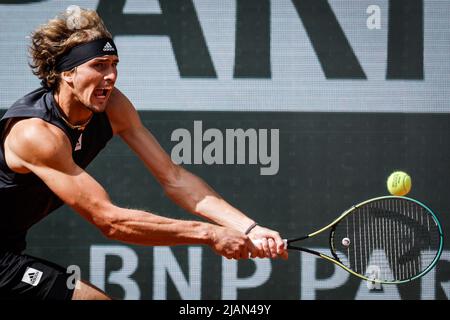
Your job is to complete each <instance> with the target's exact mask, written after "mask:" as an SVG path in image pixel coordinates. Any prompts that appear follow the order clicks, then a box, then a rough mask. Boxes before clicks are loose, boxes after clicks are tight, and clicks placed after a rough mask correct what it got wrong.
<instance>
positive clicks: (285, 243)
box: [252, 239, 288, 249]
mask: <svg viewBox="0 0 450 320" xmlns="http://www.w3.org/2000/svg"><path fill="white" fill-rule="evenodd" d="M252 242H253V244H254V245H255V246H259V244H260V243H261V242H262V240H260V239H256V240H252ZM283 242H284V249H287V246H288V243H287V239H283Z"/></svg>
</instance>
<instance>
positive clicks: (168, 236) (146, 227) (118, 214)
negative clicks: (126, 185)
mask: <svg viewBox="0 0 450 320" xmlns="http://www.w3.org/2000/svg"><path fill="white" fill-rule="evenodd" d="M213 228H214V226H212V225H210V224H208V223H203V222H198V221H184V220H175V219H170V218H166V217H161V216H158V215H154V214H152V213H149V212H145V211H140V210H133V209H124V208H117V209H116V211H115V212H114V213H113V214H110V215H109V219H108V225H107V226H106V227H104V228H103V231H104V234H105V235H106V236H107V237H108V238H110V239H114V240H119V241H123V242H127V243H132V244H138V245H148V246H172V245H189V244H208V245H210V244H211V242H212V241H213V239H214V236H215V235H214V229H213Z"/></svg>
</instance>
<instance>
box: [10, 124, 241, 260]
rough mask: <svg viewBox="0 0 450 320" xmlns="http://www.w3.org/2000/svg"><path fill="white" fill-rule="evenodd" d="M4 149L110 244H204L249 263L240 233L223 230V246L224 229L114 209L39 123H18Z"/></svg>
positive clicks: (14, 165)
mask: <svg viewBox="0 0 450 320" xmlns="http://www.w3.org/2000/svg"><path fill="white" fill-rule="evenodd" d="M41 141H46V143H45V144H42V143H41ZM4 146H5V158H6V161H7V163H8V165H9V166H10V168H11V169H12V170H14V171H16V172H21V173H26V172H33V173H35V174H36V175H37V176H38V177H39V178H40V179H42V180H43V181H44V183H45V184H46V185H47V186H48V187H49V188H50V189H51V190H52V191H53V192H54V193H55V194H56V195H57V196H58V197H60V198H61V200H63V201H64V202H65V203H66V204H68V205H69V206H70V207H72V208H73V209H74V210H76V211H77V212H79V213H80V214H81V215H82V216H83V217H85V218H86V219H87V220H88V221H89V222H91V223H93V224H94V225H95V226H97V227H98V228H99V229H100V230H101V231H102V232H103V233H104V234H105V235H106V236H107V237H108V238H111V239H115V240H121V241H124V242H127V243H133V244H141V245H177V244H208V245H211V246H212V247H213V249H214V250H216V252H218V253H220V254H222V255H224V256H227V257H230V258H232V257H234V258H239V257H241V256H236V255H235V253H236V251H239V252H244V254H245V253H246V254H247V257H248V253H247V251H246V249H245V248H246V247H247V246H248V243H247V240H246V238H245V237H244V236H242V235H240V234H239V233H238V232H235V234H230V233H229V232H228V230H227V232H228V233H227V234H228V235H229V237H228V238H227V240H230V238H232V239H231V241H229V243H228V244H225V243H224V242H223V241H221V240H220V239H219V238H223V233H224V232H225V231H224V228H221V227H218V226H214V225H211V224H208V223H202V222H196V221H182V220H175V219H170V218H165V217H161V216H158V215H155V214H152V213H149V212H144V211H140V210H132V209H125V208H120V207H117V206H115V205H114V204H113V203H112V202H111V201H110V198H109V196H108V194H107V193H106V191H105V190H104V189H103V187H102V186H101V185H100V184H99V183H98V182H97V181H96V180H95V179H93V178H92V177H91V176H90V175H89V174H88V173H86V172H85V171H84V170H83V169H81V168H80V167H79V166H77V165H76V164H75V162H74V161H73V160H72V150H71V144H70V142H69V140H68V138H67V137H66V136H65V134H64V133H63V132H62V131H61V130H60V129H59V128H57V127H55V126H53V125H51V124H48V123H46V122H44V121H43V120H40V119H26V120H21V121H19V122H17V123H16V124H14V125H13V126H12V128H11V130H10V132H9V133H8V135H7V137H6V139H5V143H4ZM225 238H226V237H225ZM244 247H245V248H244ZM242 257H244V256H242Z"/></svg>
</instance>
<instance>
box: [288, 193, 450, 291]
mask: <svg viewBox="0 0 450 320" xmlns="http://www.w3.org/2000/svg"><path fill="white" fill-rule="evenodd" d="M326 230H328V231H329V247H330V251H331V255H326V254H323V253H320V252H317V251H314V250H311V249H307V248H303V247H299V246H296V245H294V243H295V242H299V241H301V240H305V239H308V238H311V237H314V236H316V235H318V234H320V233H322V232H325V231H326ZM284 241H285V244H286V247H287V249H290V250H299V251H304V252H308V253H311V254H314V255H317V256H319V257H321V258H323V259H325V260H328V261H330V262H332V263H334V264H336V265H338V266H340V267H341V268H343V269H344V270H346V271H348V272H350V273H351V274H353V275H355V276H357V277H359V278H361V279H364V280H367V281H371V282H373V283H383V284H400V283H405V282H409V281H412V280H414V279H417V278H419V277H421V276H423V275H425V274H426V273H427V272H428V271H430V270H431V269H432V268H433V267H434V266H435V265H436V263H437V261H438V260H439V257H440V255H441V252H442V246H443V233H442V227H441V224H440V222H439V220H438V218H437V217H436V215H435V214H434V213H433V212H432V211H431V210H430V209H429V208H428V207H427V206H426V205H424V204H423V203H421V202H419V201H417V200H414V199H411V198H406V197H398V196H386V197H379V198H373V199H370V200H367V201H364V202H362V203H359V204H357V205H355V206H353V207H351V208H350V209H348V210H347V211H345V212H344V213H342V214H341V215H340V216H339V217H338V218H337V219H336V220H334V221H333V222H332V223H330V224H329V225H327V226H325V227H323V228H322V229H319V230H317V231H315V232H313V233H310V234H308V235H306V236H303V237H298V238H293V239H285V240H284Z"/></svg>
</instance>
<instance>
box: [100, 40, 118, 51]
mask: <svg viewBox="0 0 450 320" xmlns="http://www.w3.org/2000/svg"><path fill="white" fill-rule="evenodd" d="M103 51H116V50H115V49H114V48H113V46H112V45H111V44H110V43H109V42H107V43H106V44H105V46H104V47H103Z"/></svg>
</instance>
